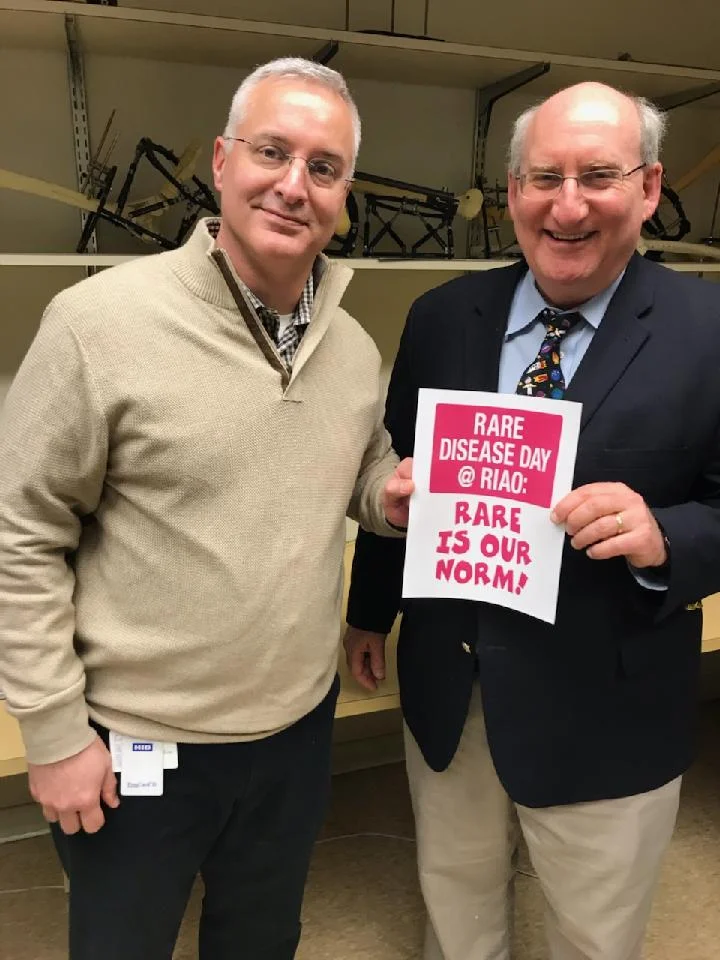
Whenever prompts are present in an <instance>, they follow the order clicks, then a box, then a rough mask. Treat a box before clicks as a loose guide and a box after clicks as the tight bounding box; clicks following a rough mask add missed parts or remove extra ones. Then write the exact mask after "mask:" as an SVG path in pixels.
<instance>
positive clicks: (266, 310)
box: [206, 217, 322, 328]
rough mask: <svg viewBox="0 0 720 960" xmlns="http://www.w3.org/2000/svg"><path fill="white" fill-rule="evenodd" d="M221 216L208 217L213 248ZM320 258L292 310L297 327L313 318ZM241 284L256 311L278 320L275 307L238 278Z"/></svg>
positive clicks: (261, 315) (302, 325)
mask: <svg viewBox="0 0 720 960" xmlns="http://www.w3.org/2000/svg"><path fill="white" fill-rule="evenodd" d="M220 223H221V221H220V218H219V217H210V218H208V219H207V221H206V224H207V229H208V233H209V234H210V236H211V237H212V238H213V249H214V248H215V247H216V246H217V235H218V232H219V230H220ZM319 259H320V258H319V257H318V259H317V260H316V261H315V264H314V266H313V269H312V271H311V272H310V276H309V277H308V278H307V280H306V281H305V286H304V287H303V291H302V293H301V294H300V299H299V300H298V302H297V303H296V304H295V309H294V310H293V312H292V323H293V325H294V326H296V327H302V328H305V327H307V326H308V324H309V323H310V320H311V318H312V307H313V298H314V296H315V277H316V275H319V274H320V272H321V270H322V265H321V264H320V263H319V262H318V261H319ZM237 279H238V281H239V284H240V288H241V290H242V292H243V293H244V294H245V296H246V298H247V299H248V301H249V302H250V303H251V304H252V306H253V308H254V310H255V312H256V313H257V314H258V316H259V317H260V318H261V319H262V317H263V315H265V316H267V317H271V318H272V319H273V320H277V319H278V318H279V316H280V314H279V313H278V311H277V310H275V309H274V308H273V307H268V306H266V305H265V304H264V303H263V302H262V300H261V299H260V298H259V297H257V296H256V295H255V294H254V293H253V292H252V290H251V289H250V288H249V287H248V285H247V284H246V283H243V281H242V280H241V279H240V277H238V278H237Z"/></svg>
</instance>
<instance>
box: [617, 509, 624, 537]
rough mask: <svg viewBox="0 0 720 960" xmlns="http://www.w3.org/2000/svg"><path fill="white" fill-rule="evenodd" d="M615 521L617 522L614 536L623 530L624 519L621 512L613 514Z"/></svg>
mask: <svg viewBox="0 0 720 960" xmlns="http://www.w3.org/2000/svg"><path fill="white" fill-rule="evenodd" d="M615 523H616V524H617V530H616V531H615V536H616V537H617V536H619V535H620V534H621V533H623V531H624V530H625V521H624V520H623V515H622V513H616V514H615Z"/></svg>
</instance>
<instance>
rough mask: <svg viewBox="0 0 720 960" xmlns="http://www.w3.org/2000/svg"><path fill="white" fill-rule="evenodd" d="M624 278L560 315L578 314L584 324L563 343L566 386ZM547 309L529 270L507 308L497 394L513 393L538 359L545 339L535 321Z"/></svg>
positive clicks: (562, 360)
mask: <svg viewBox="0 0 720 960" xmlns="http://www.w3.org/2000/svg"><path fill="white" fill-rule="evenodd" d="M624 275H625V271H623V272H622V273H621V274H620V276H619V277H618V278H617V280H615V281H614V282H613V283H611V284H610V286H609V287H608V288H607V290H603V291H602V293H598V294H597V296H594V297H593V298H592V299H591V300H588V301H587V302H586V303H581V304H580V306H578V307H574V308H573V310H572V311H569V310H564V311H562V312H563V313H571V312H572V313H575V312H577V313H581V314H582V315H583V317H584V320H583V322H581V323H578V324H576V326H574V327H573V329H572V330H571V331H570V332H569V333H567V334H566V335H565V337H563V340H562V344H561V348H560V366H561V367H562V372H563V375H564V377H565V383H566V384H569V383H570V381H571V380H572V378H573V374H574V373H575V371H576V370H577V368H578V366H579V364H580V361H581V360H582V358H583V357H584V356H585V351H586V350H587V348H588V347H589V346H590V343H591V341H592V338H593V337H594V336H595V331H596V330H597V328H598V327H599V326H600V324H601V322H602V318H603V317H604V316H605V311H606V310H607V308H608V304H609V303H610V300H611V299H612V295H613V294H614V293H615V291H616V290H617V288H618V286H619V285H620V281H621V280H622V278H623V276H624ZM546 307H552V304H550V303H548V302H547V301H546V300H545V298H544V297H543V295H542V294H541V293H540V291H539V290H538V288H537V287H536V286H535V277H534V276H533V275H532V273H531V272H530V271H529V270H528V272H527V273H526V274H525V276H524V277H523V278H522V280H521V281H520V283H519V284H518V285H517V288H516V290H515V295H514V297H513V301H512V305H511V307H510V317H509V320H508V327H507V332H506V334H505V341H504V343H503V346H502V351H501V353H500V376H499V380H498V392H499V393H515V390H516V389H517V385H518V382H519V380H520V377H521V376H522V374H523V372H524V370H525V368H526V367H527V366H528V364H530V363H531V362H532V361H533V360H534V359H535V357H536V356H537V353H538V350H539V349H540V344H541V343H542V342H543V340H544V339H545V325H544V324H543V323H541V322H540V320H536V319H535V318H536V317H537V315H538V314H539V313H540V311H541V310H544V309H545V308H546Z"/></svg>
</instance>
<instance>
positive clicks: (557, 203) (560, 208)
mask: <svg viewBox="0 0 720 960" xmlns="http://www.w3.org/2000/svg"><path fill="white" fill-rule="evenodd" d="M587 212H588V202H587V199H586V198H585V197H584V196H583V193H582V190H581V188H580V184H579V183H578V182H577V180H575V178H574V177H568V178H567V179H566V180H563V183H562V186H561V187H560V192H559V193H558V195H557V196H556V197H555V200H554V201H553V215H554V216H555V219H556V220H557V221H558V222H560V223H562V222H569V223H573V222H577V221H578V220H582V219H583V217H585V215H586V214H587Z"/></svg>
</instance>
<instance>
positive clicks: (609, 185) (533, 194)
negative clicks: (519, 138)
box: [515, 163, 647, 200]
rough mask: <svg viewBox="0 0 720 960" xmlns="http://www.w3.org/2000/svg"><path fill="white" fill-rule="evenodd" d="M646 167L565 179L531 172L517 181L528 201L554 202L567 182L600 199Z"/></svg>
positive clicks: (585, 173)
mask: <svg viewBox="0 0 720 960" xmlns="http://www.w3.org/2000/svg"><path fill="white" fill-rule="evenodd" d="M645 166H647V164H645V163H640V164H638V166H637V167H633V168H632V170H628V171H627V172H624V171H623V170H620V169H618V168H616V167H603V168H601V169H600V168H599V169H595V170H585V171H583V173H579V174H578V175H577V176H576V177H565V176H563V174H562V173H554V172H553V171H551V170H531V171H530V172H529V173H521V174H520V176H519V177H516V178H515V179H516V180H517V181H518V183H519V184H520V193H521V194H522V195H523V197H525V199H526V200H541V199H544V200H552V199H554V198H555V197H557V196H559V195H560V192H561V190H562V188H563V184H564V183H565V181H566V180H574V181H575V182H576V183H577V185H578V190H579V192H580V193H581V194H582V195H583V196H584V197H598V196H600V195H601V194H602V193H604V192H605V191H607V190H612V189H614V188H617V187H620V186H622V184H623V181H624V180H625V179H626V177H630V176H632V174H633V173H637V172H638V170H642V169H643V167H645Z"/></svg>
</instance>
